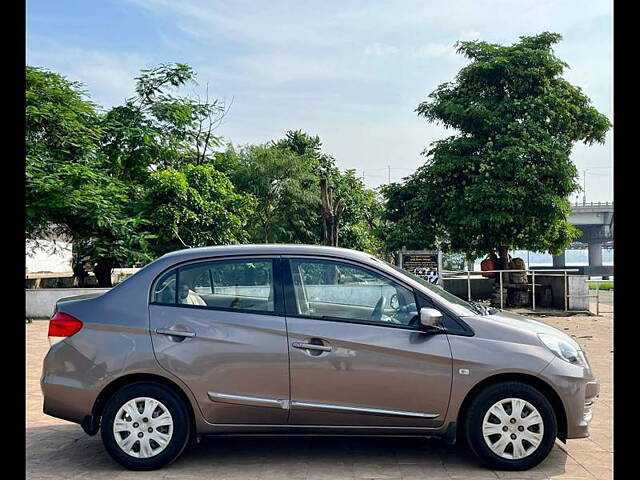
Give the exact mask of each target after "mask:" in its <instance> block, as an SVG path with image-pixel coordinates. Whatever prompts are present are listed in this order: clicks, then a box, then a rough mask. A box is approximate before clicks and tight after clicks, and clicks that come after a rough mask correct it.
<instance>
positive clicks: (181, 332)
mask: <svg viewBox="0 0 640 480" xmlns="http://www.w3.org/2000/svg"><path fill="white" fill-rule="evenodd" d="M156 333H159V334H160V335H170V336H172V337H195V336H196V332H186V331H184V330H171V329H170V328H156Z"/></svg>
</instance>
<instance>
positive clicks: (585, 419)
mask: <svg viewBox="0 0 640 480" xmlns="http://www.w3.org/2000/svg"><path fill="white" fill-rule="evenodd" d="M541 376H542V377H543V378H544V379H545V380H546V381H547V382H548V383H549V384H550V385H553V386H554V388H555V390H556V392H557V393H558V395H559V397H560V399H561V401H562V404H563V406H564V410H565V414H566V420H567V438H568V439H569V438H585V437H588V436H589V423H590V422H591V419H592V418H593V414H592V410H591V409H592V407H593V404H594V402H595V400H596V398H597V397H598V395H599V394H600V383H599V382H598V380H597V379H596V378H595V377H594V376H593V374H592V373H591V370H590V369H588V368H583V367H579V366H576V365H572V364H570V363H568V362H565V361H563V360H561V359H559V358H555V359H554V360H552V361H551V363H549V365H548V366H547V367H546V368H545V369H544V370H543V371H542V372H541Z"/></svg>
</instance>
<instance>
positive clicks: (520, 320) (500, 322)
mask: <svg viewBox="0 0 640 480" xmlns="http://www.w3.org/2000/svg"><path fill="white" fill-rule="evenodd" d="M475 318H477V319H478V320H482V321H483V323H490V324H491V326H492V329H493V328H501V327H502V328H506V329H509V330H511V331H512V332H513V331H520V332H522V333H523V334H526V335H527V336H535V337H536V339H537V334H539V333H546V334H550V335H554V336H556V337H560V338H562V339H563V340H565V341H566V342H568V343H570V344H571V345H574V346H575V347H576V348H578V349H580V350H581V347H580V345H579V344H578V342H576V341H575V340H574V339H573V338H571V337H570V336H569V335H567V334H566V333H565V332H563V331H562V330H558V329H557V328H555V327H552V326H551V325H547V324H546V323H543V322H540V321H538V320H534V319H532V318H529V317H525V316H523V315H519V314H517V313H512V312H505V311H498V312H496V313H492V314H490V315H483V316H481V317H480V316H478V317H475ZM538 341H539V340H538ZM535 343H537V342H535Z"/></svg>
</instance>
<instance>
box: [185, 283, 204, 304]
mask: <svg viewBox="0 0 640 480" xmlns="http://www.w3.org/2000/svg"><path fill="white" fill-rule="evenodd" d="M178 299H179V303H181V304H184V305H200V306H203V307H206V306H207V303H206V302H205V301H204V300H203V299H202V297H201V296H200V295H198V294H197V293H196V292H194V291H193V290H191V286H190V285H189V284H188V283H186V282H180V288H178Z"/></svg>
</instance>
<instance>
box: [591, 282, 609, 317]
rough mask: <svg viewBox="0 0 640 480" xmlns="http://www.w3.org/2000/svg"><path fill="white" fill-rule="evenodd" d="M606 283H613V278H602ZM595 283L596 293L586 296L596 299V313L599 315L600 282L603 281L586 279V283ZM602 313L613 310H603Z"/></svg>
mask: <svg viewBox="0 0 640 480" xmlns="http://www.w3.org/2000/svg"><path fill="white" fill-rule="evenodd" d="M604 281H605V282H607V283H613V280H604ZM594 282H595V284H596V293H595V294H594V295H588V296H587V297H588V298H595V299H596V315H598V316H600V283H601V282H603V280H587V283H594ZM589 291H591V289H589ZM603 313H613V310H612V311H611V312H603Z"/></svg>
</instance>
